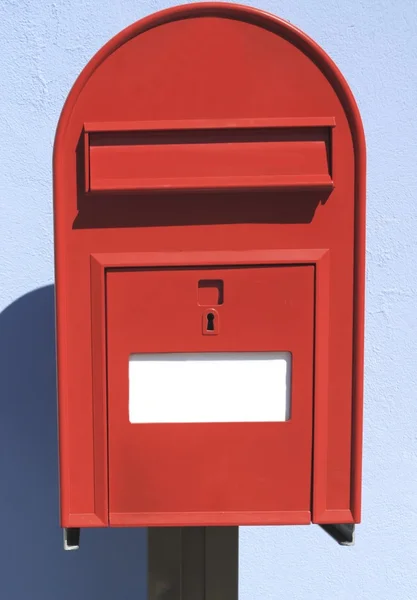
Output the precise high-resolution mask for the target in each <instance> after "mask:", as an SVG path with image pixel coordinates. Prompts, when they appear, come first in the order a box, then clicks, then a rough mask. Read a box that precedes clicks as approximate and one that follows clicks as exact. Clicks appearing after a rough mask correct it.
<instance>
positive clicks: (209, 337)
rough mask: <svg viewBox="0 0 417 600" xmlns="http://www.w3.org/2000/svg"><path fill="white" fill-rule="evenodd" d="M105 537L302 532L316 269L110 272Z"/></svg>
mask: <svg viewBox="0 0 417 600" xmlns="http://www.w3.org/2000/svg"><path fill="white" fill-rule="evenodd" d="M106 306H107V309H106V310H107V372H108V424H109V429H108V435H109V512H110V523H111V524H113V525H143V526H148V525H175V524H177V525H193V524H195V525H207V524H226V525H227V524H230V525H232V524H245V523H247V524H251V523H254V524H255V523H257V522H263V523H271V524H272V523H277V524H279V523H306V522H309V521H310V508H311V464H312V405H313V354H314V348H313V330H314V267H313V266H311V265H272V266H271V265H265V266H261V265H254V266H250V265H248V266H233V265H230V266H227V267H226V266H225V267H204V266H201V267H182V268H176V267H175V268H166V269H164V268H138V269H130V270H128V269H126V270H121V269H117V270H112V271H109V272H107V279H106Z"/></svg>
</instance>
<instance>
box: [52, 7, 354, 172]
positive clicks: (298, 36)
mask: <svg viewBox="0 0 417 600" xmlns="http://www.w3.org/2000/svg"><path fill="white" fill-rule="evenodd" d="M198 17H217V18H223V19H229V20H234V21H242V22H246V23H248V24H251V25H256V26H257V27H258V28H261V29H264V30H266V31H268V32H271V33H273V34H276V35H278V36H280V37H281V38H283V39H285V40H286V41H287V42H289V43H290V44H291V45H293V46H295V47H296V48H298V50H300V51H301V52H302V53H303V54H304V55H306V56H307V57H308V58H309V59H310V61H311V62H313V63H314V64H315V66H316V67H317V68H318V69H319V70H320V71H321V72H322V73H323V75H324V76H325V78H326V79H327V80H328V82H329V84H330V85H331V87H332V88H333V89H334V91H335V93H336V95H337V97H338V99H339V102H340V104H341V106H342V107H343V110H344V112H345V114H346V117H347V120H348V123H349V127H350V130H351V135H352V139H353V143H354V146H355V154H356V158H357V159H358V158H360V162H363V161H364V157H365V138H364V132H363V126H362V121H361V117H360V113H359V110H358V107H357V105H356V102H355V99H354V97H353V94H352V92H351V90H350V88H349V86H348V84H347V82H346V80H345V79H344V77H343V75H342V74H341V72H340V71H339V69H338V67H337V66H336V65H335V63H334V62H333V61H332V59H331V58H330V57H329V56H328V55H327V54H326V53H325V52H324V50H323V49H322V48H321V47H320V46H319V45H318V44H317V43H316V42H315V41H314V40H312V39H311V38H310V37H309V36H308V35H306V34H305V33H303V32H302V31H301V30H300V29H298V28H297V27H295V26H294V25H292V24H291V23H289V22H288V21H285V20H284V19H282V18H280V17H277V16H275V15H272V14H270V13H268V12H265V11H263V10H260V9H257V8H253V7H248V6H244V5H239V4H230V3H223V2H222V3H218V2H204V3H195V4H187V5H180V6H175V7H172V8H168V9H165V10H162V11H159V12H156V13H154V14H152V15H150V16H148V17H145V18H143V19H141V20H139V21H137V22H135V23H133V24H132V25H130V26H128V27H127V28H125V29H124V30H122V31H121V32H120V33H118V34H117V35H116V36H115V37H113V38H112V39H111V40H109V41H108V42H107V43H106V44H105V45H104V46H103V47H102V48H101V49H100V50H99V51H98V52H97V53H96V54H95V55H94V56H93V58H92V59H91V60H90V61H89V63H88V64H87V65H86V66H85V68H84V69H83V71H82V72H81V74H80V75H79V77H78V78H77V80H76V81H75V83H74V85H73V87H72V89H71V91H70V93H69V95H68V97H67V100H66V102H65V104H64V107H63V110H62V112H61V116H60V119H59V122H58V126H57V131H56V137H55V146H54V155H55V156H56V153H57V152H58V150H59V146H60V141H61V139H62V138H63V137H64V136H65V133H66V128H67V125H68V122H69V120H70V117H71V114H72V112H73V109H74V107H75V106H76V104H77V100H78V99H79V96H80V94H81V93H82V91H83V88H84V87H85V86H86V84H87V83H88V82H89V80H90V79H91V78H92V77H93V76H94V74H95V72H96V71H97V70H98V69H99V67H100V66H101V65H102V63H104V62H105V61H107V60H110V59H111V57H112V55H113V54H114V53H115V52H116V51H117V50H118V49H119V48H121V47H122V46H123V45H125V44H128V43H129V42H130V41H131V40H133V39H134V38H136V37H137V36H139V35H141V34H144V33H147V32H149V31H151V30H153V29H155V28H157V27H159V26H161V25H166V24H169V23H173V22H176V21H183V20H187V19H188V20H189V19H195V18H198ZM249 55H250V53H249V54H248V58H249ZM144 58H145V60H146V57H144ZM357 166H359V165H357Z"/></svg>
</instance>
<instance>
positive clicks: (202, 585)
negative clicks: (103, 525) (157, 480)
mask: <svg viewBox="0 0 417 600" xmlns="http://www.w3.org/2000/svg"><path fill="white" fill-rule="evenodd" d="M238 532H239V530H238V528H237V527H162V528H158V527H156V528H151V529H149V530H148V600H238V561H239V557H238Z"/></svg>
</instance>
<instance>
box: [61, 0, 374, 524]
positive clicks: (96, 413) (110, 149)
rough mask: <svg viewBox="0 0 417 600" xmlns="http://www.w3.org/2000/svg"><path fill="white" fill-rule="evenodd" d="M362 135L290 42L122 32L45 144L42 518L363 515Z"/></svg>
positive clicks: (217, 9) (320, 64)
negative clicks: (50, 400) (49, 343)
mask: <svg viewBox="0 0 417 600" xmlns="http://www.w3.org/2000/svg"><path fill="white" fill-rule="evenodd" d="M364 212H365V142H364V136H363V130H362V125H361V120H360V116H359V113H358V110H357V107H356V104H355V102H354V99H353V97H352V94H351V92H350V91H349V88H348V86H347V84H346V82H345V80H344V79H343V77H342V76H341V74H340V72H339V71H338V70H337V68H336V67H335V65H334V64H333V63H332V61H331V60H330V59H329V58H328V57H327V56H326V55H325V53H324V52H323V51H322V50H321V49H320V48H319V47H318V46H317V45H316V44H315V43H314V42H313V41H312V40H311V39H309V38H308V37H307V36H305V35H304V34H303V33H302V32H300V31H299V30H298V29H297V28H295V27H294V26H292V25H291V24H289V23H287V22H286V21H283V20H281V19H279V18H277V17H275V16H272V15H269V14H267V13H264V12H261V11H258V10H256V9H254V8H246V7H242V6H237V5H234V4H230V5H229V4H226V3H224V4H223V3H222V4H218V3H215V4H210V3H205V4H190V5H186V6H181V7H176V8H171V9H169V10H165V11H162V12H159V13H156V14H155V15H152V16H150V17H147V18H145V19H142V20H141V21H138V22H137V23H135V24H133V25H132V26H130V27H128V28H127V29H126V30H124V31H122V32H121V33H120V34H119V35H117V36H116V37H115V38H114V39H112V40H111V41H110V42H108V43H107V44H106V45H105V46H104V47H103V48H102V49H101V50H100V51H99V52H98V53H97V55H96V56H95V57H94V58H93V59H92V60H91V61H90V62H89V63H88V65H87V66H86V67H85V69H84V70H83V72H82V73H81V75H80V76H79V78H78V79H77V81H76V83H75V84H74V87H73V89H72V90H71V92H70V94H69V96H68V98H67V101H66V103H65V106H64V109H63V112H62V115H61V118H60V121H59V125H58V129H57V134H56V140H55V148H54V219H55V257H56V317H57V361H58V403H59V441H60V492H61V524H62V526H63V527H64V528H67V529H73V528H82V527H108V526H140V527H143V526H174V525H177V526H188V525H200V526H206V525H260V524H263V525H280V524H287V525H288V524H309V523H319V524H354V523H357V522H359V521H360V504H361V501H360V498H361V454H362V452H361V444H362V377H363V297H364V227H365V219H364Z"/></svg>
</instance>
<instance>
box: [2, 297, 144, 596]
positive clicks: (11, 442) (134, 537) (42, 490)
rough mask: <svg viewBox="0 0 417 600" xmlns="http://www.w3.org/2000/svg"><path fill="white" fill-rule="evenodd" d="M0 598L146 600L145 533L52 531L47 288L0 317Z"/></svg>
mask: <svg viewBox="0 0 417 600" xmlns="http://www.w3.org/2000/svg"><path fill="white" fill-rule="evenodd" d="M0 386H1V387H0V394H1V400H0V411H1V414H0V465H1V467H0V468H1V475H0V514H1V521H2V526H1V527H2V532H3V540H2V545H1V549H0V557H1V560H0V564H1V592H0V596H1V597H4V598H7V600H23V599H25V600H26V599H27V600H29V599H30V600H57V599H58V598H59V599H60V600H67V599H68V600H70V599H71V600H73V599H74V598H77V600H94V599H96V598H97V599H100V600H114V598H118V599H120V600H123V599H125V598H126V599H127V598H137V599H138V600H146V597H147V589H146V577H147V564H146V560H147V557H146V550H147V548H146V537H147V536H146V531H145V530H144V529H136V530H135V529H132V530H129V529H112V530H110V529H94V530H93V529H91V530H83V531H82V532H81V549H80V550H78V551H75V552H64V550H63V549H62V548H63V546H62V532H61V529H60V527H59V508H58V505H59V500H58V459H57V425H56V421H57V416H56V377H55V323H54V288H53V286H52V285H51V286H47V287H44V288H41V289H39V290H35V291H33V292H31V293H29V294H27V295H25V296H23V297H22V298H19V300H17V301H15V302H14V303H13V304H11V305H10V306H9V307H8V308H6V309H5V310H4V311H3V312H2V313H0Z"/></svg>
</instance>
